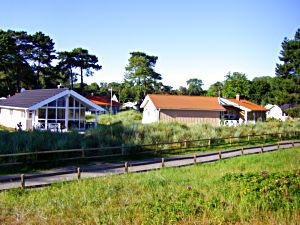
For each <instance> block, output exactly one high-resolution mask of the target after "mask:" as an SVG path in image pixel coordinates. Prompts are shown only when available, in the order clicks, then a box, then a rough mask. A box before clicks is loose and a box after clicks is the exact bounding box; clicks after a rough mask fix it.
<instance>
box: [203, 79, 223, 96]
mask: <svg viewBox="0 0 300 225" xmlns="http://www.w3.org/2000/svg"><path fill="white" fill-rule="evenodd" d="M222 89H223V83H222V82H220V81H217V82H216V83H214V84H212V85H210V87H209V88H208V90H207V93H206V95H207V96H219V97H220V96H222Z"/></svg>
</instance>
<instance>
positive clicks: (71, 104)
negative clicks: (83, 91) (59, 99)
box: [69, 97, 74, 108]
mask: <svg viewBox="0 0 300 225" xmlns="http://www.w3.org/2000/svg"><path fill="white" fill-rule="evenodd" d="M69 107H72V108H73V107H74V98H73V97H70V98H69Z"/></svg>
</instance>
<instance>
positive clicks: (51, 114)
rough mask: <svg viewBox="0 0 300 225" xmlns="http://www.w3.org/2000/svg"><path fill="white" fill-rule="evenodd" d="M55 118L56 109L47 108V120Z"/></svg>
mask: <svg viewBox="0 0 300 225" xmlns="http://www.w3.org/2000/svg"><path fill="white" fill-rule="evenodd" d="M55 118H56V109H51V108H48V119H55Z"/></svg>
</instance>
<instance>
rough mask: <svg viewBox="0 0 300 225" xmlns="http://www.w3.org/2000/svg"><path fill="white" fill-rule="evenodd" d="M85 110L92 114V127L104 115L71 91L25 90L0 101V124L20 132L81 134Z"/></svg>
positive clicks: (102, 111)
mask: <svg viewBox="0 0 300 225" xmlns="http://www.w3.org/2000/svg"><path fill="white" fill-rule="evenodd" d="M87 110H89V111H93V112H95V114H96V118H95V123H96V121H97V119H98V118H97V116H98V115H99V114H102V113H105V111H106V110H105V109H103V108H102V107H100V106H98V105H96V104H94V103H93V102H91V101H89V100H88V99H86V98H85V97H83V96H81V95H80V94H78V93H76V92H75V91H72V90H68V89H64V88H58V89H37V90H25V91H23V92H21V93H19V94H16V95H14V96H12V97H10V98H8V99H5V100H2V101H0V124H1V125H3V126H6V127H12V128H17V127H18V125H19V126H20V125H21V128H22V130H32V129H33V128H35V129H40V130H58V131H68V130H69V129H71V128H75V129H79V130H84V129H85V127H86V119H85V112H86V111H87Z"/></svg>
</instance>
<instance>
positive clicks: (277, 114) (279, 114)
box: [265, 104, 289, 121]
mask: <svg viewBox="0 0 300 225" xmlns="http://www.w3.org/2000/svg"><path fill="white" fill-rule="evenodd" d="M265 108H266V109H268V110H269V111H268V112H267V118H274V119H277V120H281V121H286V119H288V118H289V116H288V115H286V114H285V113H284V112H283V111H282V109H281V108H280V107H279V106H278V105H272V104H267V105H266V106H265Z"/></svg>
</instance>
